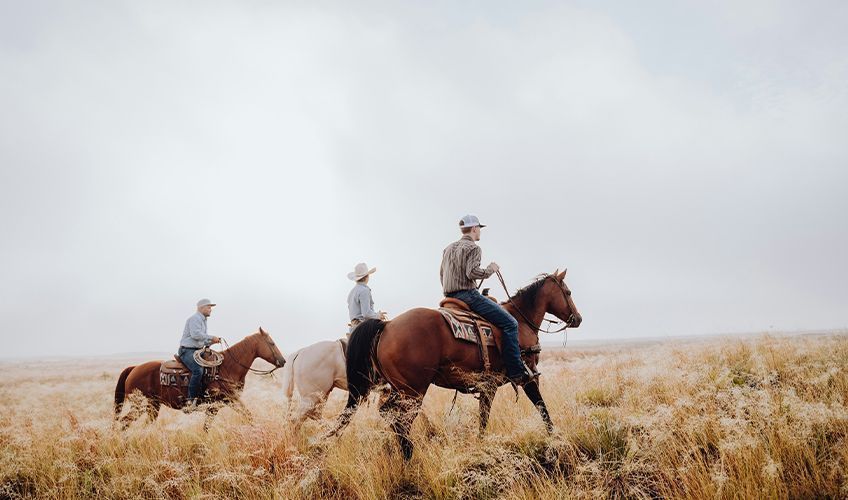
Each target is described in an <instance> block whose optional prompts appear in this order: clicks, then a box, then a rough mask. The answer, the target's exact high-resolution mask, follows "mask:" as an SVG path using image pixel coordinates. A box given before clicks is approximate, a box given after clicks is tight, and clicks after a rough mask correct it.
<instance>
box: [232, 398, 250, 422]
mask: <svg viewBox="0 0 848 500" xmlns="http://www.w3.org/2000/svg"><path fill="white" fill-rule="evenodd" d="M229 402H230V405H231V406H232V408H233V410H235V411H236V412H237V413H238V414H239V415H241V416H242V417H244V418H245V419H247V423H249V424H253V414H252V413H250V410H248V409H247V406H245V405H244V402H242V400H241V398H239V397H238V396H235V397H233V398H232V399H230V401H229Z"/></svg>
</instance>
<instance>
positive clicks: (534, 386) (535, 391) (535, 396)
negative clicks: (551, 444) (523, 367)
mask: <svg viewBox="0 0 848 500" xmlns="http://www.w3.org/2000/svg"><path fill="white" fill-rule="evenodd" d="M524 394H526V395H527V399H529V400H530V402H531V403H533V406H535V407H536V409H537V410H539V414H540V415H542V420H544V421H545V428H546V429H547V430H548V434H550V433H552V432H553V431H554V423H553V422H552V421H551V415H550V414H549V413H548V407H547V406H546V405H545V400H544V399H542V393H541V392H539V379H536V380H533V381H532V382H528V383H526V384H524Z"/></svg>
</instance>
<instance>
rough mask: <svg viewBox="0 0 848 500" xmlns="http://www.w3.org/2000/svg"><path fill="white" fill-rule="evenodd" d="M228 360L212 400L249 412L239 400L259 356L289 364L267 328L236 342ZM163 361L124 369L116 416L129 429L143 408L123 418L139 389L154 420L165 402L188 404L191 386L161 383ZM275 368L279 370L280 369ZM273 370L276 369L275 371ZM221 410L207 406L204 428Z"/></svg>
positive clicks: (226, 353) (214, 383) (175, 405)
mask: <svg viewBox="0 0 848 500" xmlns="http://www.w3.org/2000/svg"><path fill="white" fill-rule="evenodd" d="M222 354H223V356H224V360H223V362H222V363H221V365H220V366H218V377H217V378H216V380H213V381H212V382H211V383H210V384H209V385H208V387H207V390H208V392H209V394H210V399H211V402H220V403H224V404H230V405H233V407H234V408H236V409H237V410H239V411H241V412H244V413H246V409H245V408H244V405H243V404H242V402H241V400H240V399H239V394H240V393H241V390H242V389H243V388H244V378H245V377H246V376H247V372H248V371H250V370H252V368H251V367H250V366H251V365H252V364H253V361H254V360H255V359H256V358H262V359H264V360H265V361H267V362H269V363H271V364H272V365H274V366H275V367H276V368H282V367H283V365H285V364H286V360H285V358H284V357H283V354H282V353H281V352H280V350H279V349H278V348H277V345H276V344H274V340H273V339H271V336H270V335H268V333H267V332H265V330H263V329H262V328H259V332H258V333H254V334H253V335H249V336H247V337H245V338H244V340H242V341H240V342H237V343H235V344H234V345H233V346H231V347H230V348H229V349H227V350H225V351H224V352H223V353H222ZM161 364H162V361H149V362H147V363H144V364H142V365H138V366H129V367H127V368H125V369H124V371H123V372H121V375H120V377H118V385H117V386H116V387H115V419H116V420H118V419H119V417H120V421H121V423H122V428H124V429H125V428H126V427H127V426H128V425H130V424H131V423H132V422H133V421H134V420H136V419H137V418H138V417H139V416H140V414H141V412H142V408H140V407H139V406H138V405H133V406H132V408H131V409H130V411H129V412H127V414H126V415H124V416H123V417H121V416H120V415H121V410H122V408H123V406H124V399H125V396H126V395H129V394H132V393H133V392H135V391H138V392H140V393H141V394H142V395H143V396H144V397H145V398H146V399H147V405H146V409H147V415H148V417H149V419H150V420H151V421H153V420H155V419H156V417H157V416H158V415H159V407H160V405H161V404H163V403H164V404H165V405H166V406H170V407H171V408H174V409H177V410H178V409H180V408H182V407H183V406H184V405H185V403H186V391H187V389H188V388H187V387H178V386H172V385H165V386H163V385H161V384H160V383H159V367H160V366H161ZM276 368H275V369H276ZM272 371H273V370H272ZM219 409H220V405H208V406H207V408H206V417H207V418H206V422H205V425H204V428H206V429H208V427H209V423H210V419H211V418H212V417H214V416H215V414H216V413H217V412H218V410H219Z"/></svg>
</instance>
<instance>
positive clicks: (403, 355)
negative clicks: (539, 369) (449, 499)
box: [328, 271, 582, 459]
mask: <svg viewBox="0 0 848 500" xmlns="http://www.w3.org/2000/svg"><path fill="white" fill-rule="evenodd" d="M564 278H565V271H563V272H562V273H559V272H555V273H554V274H545V275H541V276H540V277H539V278H538V279H537V280H536V281H535V282H534V283H532V284H530V285H529V286H527V287H525V288H523V289H521V290H519V291H518V292H517V293H516V294H515V295H514V296H513V297H511V298H510V299H509V300H508V301H507V302H506V303H503V306H504V308H505V309H506V310H507V311H508V312H509V313H510V314H512V316H513V317H515V319H516V320H517V321H518V344H519V347H520V349H521V356H522V359H524V361H525V362H526V363H527V365H528V367H529V368H530V369H531V370H533V371H534V372H535V371H536V364H537V363H538V361H539V352H540V351H541V347H540V346H539V330H540V328H539V325H540V324H541V323H542V320H543V318H544V316H545V314H546V313H550V314H553V315H554V316H556V317H557V318H559V319H560V320H562V321H564V322H565V325H566V326H569V327H573V328H576V327H578V326H580V323H581V322H582V317H581V316H580V313H578V312H577V307H576V306H575V305H574V301H573V300H572V298H571V291H570V290H569V289H568V287H567V286H566V285H565V282H564V281H563V280H564ZM499 336H500V332H497V333H496V340H498V341H499V339H498V337H499ZM347 352H348V357H347V380H348V391H349V396H348V401H347V406H346V407H345V410H344V411H343V412H342V414H341V415H340V416H339V420H338V423H337V424H336V427H335V428H334V429H333V430H332V431H331V432H330V433H329V434H328V435H329V436H332V435H334V434H336V433H337V432H339V431H340V430H342V429H343V428H344V427H345V426H346V425H347V423H348V422H349V421H350V418H351V417H352V416H353V413H354V412H355V411H356V408H357V407H358V405H359V404H360V403H361V401H362V400H363V398H365V397H366V396H367V395H368V392H369V391H370V389H371V387H372V386H373V385H374V383H375V381H376V380H377V379H379V378H381V377H382V378H383V379H384V380H386V381H387V382H388V383H389V384H391V387H392V389H393V390H392V392H391V394H390V396H389V398H387V400H386V401H384V402H383V404H382V405H381V406H380V412H381V413H382V414H383V416H384V417H386V418H387V419H388V420H389V421H390V422H391V425H392V429H393V430H394V432H395V433H396V434H397V436H398V439H399V441H400V445H401V449H402V451H403V454H404V457H405V458H407V459H409V458H410V457H411V456H412V442H411V441H410V440H409V437H408V434H409V429H410V427H411V425H412V421H413V420H415V417H416V415H417V414H418V411H419V410H420V408H421V403H422V400H423V398H424V395H425V394H426V393H427V389H428V388H429V387H430V385H431V384H435V385H437V386H440V387H446V388H448V389H456V390H458V391H460V392H476V393H479V398H480V433H481V434H482V433H483V431H484V430H485V428H486V424H487V422H488V419H489V411H490V410H491V405H492V399H493V398H494V396H495V392H496V391H497V388H498V387H499V386H501V385H503V384H505V383H507V381H508V380H507V378H506V376H505V374H504V365H503V360H502V358H501V356H500V353H499V352H498V350H497V349H495V348H489V350H488V354H489V359H490V362H491V370H492V371H490V372H484V363H483V361H482V359H481V358H482V356H481V353H480V349H479V347H478V346H477V345H476V344H472V343H469V342H465V341H461V340H458V339H456V338H454V336H453V333H452V332H451V329H450V328H449V327H448V325H447V324H446V322H445V320H444V319H443V318H442V315H441V314H440V313H439V312H438V311H436V310H433V309H425V308H416V309H412V310H409V311H407V312H405V313H403V314H401V315H400V316H398V317H397V318H395V319H394V320H392V321H380V320H368V321H366V322H364V323H362V324H360V325H359V326H358V327H357V328H356V330H355V331H354V332H353V334H352V335H351V338H350V344H349V346H348V351H347ZM524 393H525V394H526V395H527V397H528V398H529V399H530V401H531V402H532V403H533V404H534V405H535V406H536V408H537V409H538V410H539V413H540V414H541V416H542V419H543V420H544V422H545V425H546V428H547V429H548V432H551V431H552V430H553V423H552V422H551V417H550V415H549V414H548V410H547V407H546V406H545V402H544V400H543V399H542V395H541V393H540V392H539V384H538V379H534V380H533V381H532V382H529V383H527V384H525V385H524Z"/></svg>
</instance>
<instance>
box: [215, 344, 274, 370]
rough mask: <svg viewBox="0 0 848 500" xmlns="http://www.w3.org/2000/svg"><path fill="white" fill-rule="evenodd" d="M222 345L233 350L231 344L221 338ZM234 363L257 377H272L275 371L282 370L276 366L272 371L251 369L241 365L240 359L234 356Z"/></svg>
mask: <svg viewBox="0 0 848 500" xmlns="http://www.w3.org/2000/svg"><path fill="white" fill-rule="evenodd" d="M221 344H223V345H224V347H226V348H227V350H228V351H229V350H232V348H231V347H230V344H229V342H227V341H226V340H224V339H223V338H221ZM233 361H235V362H236V364H237V365H239V366H240V367H242V368H246V369H247V370H248V371H250V372H253V373H255V374H257V375H271V374H272V373H273V372H274V371H276V370H277V369H279V368H280V367H279V366H275V367H274V368H271V369H270V370H257V369H255V368H252V367H250V366H245V365H243V364H241V361H239V360H238V358H236V357H235V356H233Z"/></svg>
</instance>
